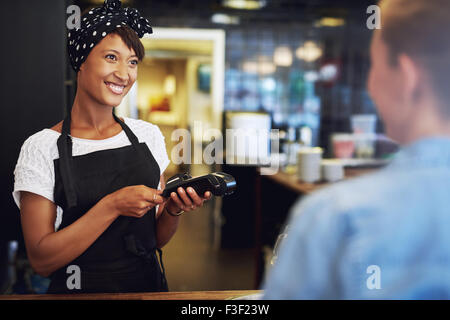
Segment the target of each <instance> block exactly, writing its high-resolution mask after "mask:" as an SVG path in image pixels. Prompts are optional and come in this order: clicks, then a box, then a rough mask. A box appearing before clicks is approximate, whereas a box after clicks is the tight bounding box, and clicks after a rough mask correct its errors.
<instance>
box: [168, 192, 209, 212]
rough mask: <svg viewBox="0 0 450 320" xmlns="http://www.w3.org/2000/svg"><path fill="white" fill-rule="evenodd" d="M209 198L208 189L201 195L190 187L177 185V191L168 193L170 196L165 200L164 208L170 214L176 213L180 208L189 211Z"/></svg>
mask: <svg viewBox="0 0 450 320" xmlns="http://www.w3.org/2000/svg"><path fill="white" fill-rule="evenodd" d="M209 199H211V192H209V191H206V192H205V194H204V195H203V197H201V196H199V195H198V194H197V192H195V190H194V189H193V188H191V187H188V188H187V189H186V190H184V189H183V188H182V187H179V188H178V189H177V192H172V193H171V194H170V198H168V200H167V202H166V209H167V210H168V211H169V212H170V213H172V214H177V213H179V212H181V211H182V210H183V211H185V212H189V211H193V210H195V209H197V208H198V207H201V206H203V203H204V202H205V201H207V200H209Z"/></svg>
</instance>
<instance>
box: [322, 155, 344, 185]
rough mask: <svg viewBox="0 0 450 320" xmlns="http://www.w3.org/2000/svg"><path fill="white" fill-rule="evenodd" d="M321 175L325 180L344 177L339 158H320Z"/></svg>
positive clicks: (333, 180) (336, 179)
mask: <svg viewBox="0 0 450 320" xmlns="http://www.w3.org/2000/svg"><path fill="white" fill-rule="evenodd" d="M322 177H323V180H325V181H327V182H336V181H339V180H342V179H344V167H343V165H342V163H341V162H340V161H339V160H337V159H336V160H330V159H328V160H322Z"/></svg>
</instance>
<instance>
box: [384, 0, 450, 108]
mask: <svg viewBox="0 0 450 320" xmlns="http://www.w3.org/2000/svg"><path fill="white" fill-rule="evenodd" d="M380 6H381V8H382V11H381V24H382V28H381V37H382V40H383V42H384V43H385V44H386V45H387V47H388V49H389V60H390V63H391V64H392V65H396V64H397V59H398V56H399V55H400V54H406V55H408V56H409V57H411V58H412V59H413V60H414V61H416V63H418V64H419V65H420V66H421V67H422V68H423V69H424V70H426V72H427V73H428V74H429V76H430V79H431V81H432V87H433V88H434V89H435V92H436V94H437V95H438V96H440V98H441V100H443V101H445V102H446V101H450V90H449V85H450V35H449V32H450V0H381V1H380ZM446 111H447V112H446V113H447V114H448V115H450V107H449V108H448V110H446Z"/></svg>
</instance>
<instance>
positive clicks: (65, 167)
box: [57, 112, 142, 208]
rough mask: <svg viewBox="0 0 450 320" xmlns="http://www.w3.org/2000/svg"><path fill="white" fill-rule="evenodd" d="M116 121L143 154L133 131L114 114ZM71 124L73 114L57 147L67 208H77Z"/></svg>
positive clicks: (139, 152) (65, 121)
mask: <svg viewBox="0 0 450 320" xmlns="http://www.w3.org/2000/svg"><path fill="white" fill-rule="evenodd" d="M112 115H113V117H114V120H116V121H117V122H118V123H119V124H120V126H121V127H122V129H123V131H125V134H126V135H127V137H128V139H129V140H130V142H131V144H132V145H133V147H134V149H135V151H136V152H137V153H138V154H140V155H142V154H141V150H140V149H139V139H138V138H137V137H136V135H135V134H134V133H133V131H131V129H130V128H129V127H128V126H127V125H126V124H125V122H123V121H122V120H120V119H119V118H118V117H117V116H116V115H115V114H114V112H113V113H112ZM70 123H71V112H69V113H68V114H67V117H66V118H65V119H64V121H63V124H62V130H61V135H60V136H59V138H58V141H57V146H58V152H59V158H60V164H59V170H60V174H61V179H62V182H63V185H64V193H65V195H66V200H67V208H71V207H75V206H76V205H77V194H76V191H75V184H74V177H73V174H72V168H73V158H72V137H71V136H70Z"/></svg>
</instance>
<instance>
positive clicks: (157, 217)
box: [13, 0, 211, 293]
mask: <svg viewBox="0 0 450 320" xmlns="http://www.w3.org/2000/svg"><path fill="white" fill-rule="evenodd" d="M151 32H152V29H151V27H150V25H149V22H148V20H147V19H145V18H143V17H141V16H140V15H139V13H138V12H137V10H135V9H130V8H126V9H122V8H121V3H120V1H119V0H106V1H105V3H104V5H103V6H102V7H98V8H94V9H92V10H91V11H89V12H88V13H87V14H86V15H85V16H83V17H82V21H81V28H80V29H77V30H71V31H69V33H68V52H69V57H70V62H71V64H72V67H73V68H74V70H75V71H76V72H77V93H76V96H75V100H74V102H73V106H72V110H71V112H69V113H68V115H67V117H66V119H64V120H63V121H61V122H60V123H58V124H57V125H55V126H54V127H52V128H51V129H43V130H41V131H39V132H37V133H35V134H34V135H32V136H31V137H29V138H28V139H27V140H26V141H25V142H24V144H23V146H22V149H21V152H20V156H19V159H18V161H17V165H16V169H15V172H14V177H15V183H14V192H13V197H14V200H15V201H16V204H17V205H18V206H19V208H20V212H21V223H22V229H23V235H24V239H25V244H26V249H27V254H28V259H29V261H30V263H31V265H32V267H33V269H34V270H35V271H36V272H37V273H38V274H40V275H43V276H50V278H51V283H50V287H49V290H48V292H49V293H82V292H83V293H88V292H136V291H139V292H148V291H167V290H168V287H167V283H166V279H165V272H164V267H163V265H162V257H161V249H160V248H162V247H163V246H164V245H165V244H166V243H167V242H168V241H169V240H170V239H171V238H172V236H173V235H174V233H175V231H176V229H177V226H178V222H179V219H180V217H179V215H178V213H179V212H181V211H182V210H183V211H192V210H194V209H196V208H197V207H199V206H202V205H203V202H204V200H206V199H208V198H209V197H210V196H211V194H210V193H205V194H204V195H202V196H199V195H197V194H196V193H195V191H192V190H190V191H189V196H187V192H186V191H185V190H184V189H181V190H178V194H176V193H172V195H171V196H170V197H162V196H161V193H162V191H161V189H164V185H165V182H164V176H163V172H164V170H165V169H166V168H167V166H168V164H169V162H170V161H169V159H168V156H167V152H166V148H165V143H164V137H163V135H162V134H161V131H160V130H159V128H158V127H157V126H156V125H153V124H151V123H148V122H145V121H142V120H136V119H130V118H124V119H119V118H118V117H116V116H115V115H114V113H113V108H114V107H116V106H118V105H119V104H120V103H121V101H122V99H123V97H124V96H125V95H126V94H127V93H128V91H129V90H130V88H131V87H132V85H133V84H134V82H135V81H136V77H137V69H138V66H137V64H138V62H139V61H140V60H142V59H143V57H144V48H143V46H142V44H141V42H140V40H139V38H140V37H142V36H143V35H144V33H151ZM156 252H158V253H159V261H158V258H157V254H156ZM74 266H75V269H76V270H79V273H80V274H79V276H80V277H81V278H80V279H79V280H80V285H79V286H75V287H74V286H70V285H69V284H70V283H69V284H68V280H69V277H70V270H73V269H74V268H73V267H74ZM68 273H69V274H68Z"/></svg>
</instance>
